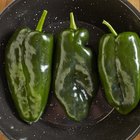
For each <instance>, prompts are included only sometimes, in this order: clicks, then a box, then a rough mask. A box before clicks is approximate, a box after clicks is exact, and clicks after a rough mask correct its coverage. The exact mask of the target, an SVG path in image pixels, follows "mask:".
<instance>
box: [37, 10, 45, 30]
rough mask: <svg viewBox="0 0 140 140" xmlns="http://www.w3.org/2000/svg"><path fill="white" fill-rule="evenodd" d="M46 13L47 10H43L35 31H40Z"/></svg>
mask: <svg viewBox="0 0 140 140" xmlns="http://www.w3.org/2000/svg"><path fill="white" fill-rule="evenodd" d="M47 13H48V11H47V10H44V11H43V13H42V16H41V18H40V20H39V22H38V24H37V27H36V31H39V32H42V28H43V25H44V22H45V19H46V16H47Z"/></svg>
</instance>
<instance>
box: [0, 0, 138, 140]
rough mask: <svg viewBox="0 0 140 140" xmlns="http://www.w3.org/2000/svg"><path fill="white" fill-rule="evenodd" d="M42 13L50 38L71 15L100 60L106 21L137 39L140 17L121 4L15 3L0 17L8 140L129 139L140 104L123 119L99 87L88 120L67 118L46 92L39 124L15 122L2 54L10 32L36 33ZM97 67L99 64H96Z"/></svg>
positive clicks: (109, 0) (1, 89) (0, 106)
mask: <svg viewBox="0 0 140 140" xmlns="http://www.w3.org/2000/svg"><path fill="white" fill-rule="evenodd" d="M44 9H47V10H48V11H49V13H48V17H47V20H46V22H45V26H44V31H46V32H51V33H54V34H57V33H59V32H60V31H61V30H63V29H65V28H68V26H69V13H70V12H71V11H73V12H74V15H75V18H76V22H77V24H78V26H79V27H85V28H87V29H88V30H89V32H90V41H89V44H88V47H91V49H92V51H93V53H94V56H95V57H97V55H98V42H99V39H100V37H101V36H102V35H103V34H104V33H105V32H107V29H106V28H105V27H104V26H103V25H102V24H101V23H102V20H103V19H105V20H107V21H109V22H110V23H111V24H112V25H113V26H114V28H115V29H116V30H117V31H118V32H123V31H134V32H137V33H138V34H139V35H140V13H139V12H138V11H137V10H136V9H135V8H134V7H133V6H132V5H130V4H129V3H128V2H126V1H122V0H35V2H33V1H31V0H16V1H15V2H13V3H12V4H11V5H10V6H9V7H7V9H5V11H4V12H3V13H2V14H1V15H0V129H1V130H2V131H3V132H4V133H5V134H6V135H7V136H8V137H9V139H11V140H66V139H67V140H92V139H93V140H94V139H95V140H124V139H132V138H133V137H134V136H135V135H136V134H137V133H138V132H139V127H140V105H138V107H137V108H136V109H135V110H134V111H133V112H131V113H130V114H129V115H127V116H122V115H120V114H118V113H117V112H116V111H114V110H113V109H112V108H111V107H110V106H109V105H108V103H107V102H106V100H105V98H104V93H103V91H102V89H101V88H100V89H99V91H98V94H97V96H96V97H95V99H93V103H92V107H91V109H90V112H89V117H88V118H87V119H86V120H84V121H83V122H81V123H76V122H74V121H72V120H70V119H68V117H67V115H66V114H65V110H64V109H63V107H62V106H61V105H60V103H59V102H58V101H57V100H56V98H55V96H54V95H53V92H50V97H49V103H48V105H47V107H46V109H45V111H44V114H43V115H42V117H41V119H40V120H39V121H38V122H37V123H34V124H32V125H28V124H26V123H24V122H23V121H21V120H20V119H19V116H18V115H17V113H16V110H15V108H14V104H13V102H12V100H11V96H10V93H9V89H8V86H7V81H6V77H5V70H4V65H5V64H4V52H5V47H6V44H7V42H8V40H9V38H10V36H11V35H12V33H13V32H14V31H15V30H16V29H17V28H18V27H23V26H28V27H30V28H31V29H35V26H36V24H37V22H38V19H39V17H40V15H41V13H42V11H43V10H44ZM96 65H97V64H96Z"/></svg>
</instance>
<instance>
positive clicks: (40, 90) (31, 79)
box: [6, 10, 53, 123]
mask: <svg viewBox="0 0 140 140" xmlns="http://www.w3.org/2000/svg"><path fill="white" fill-rule="evenodd" d="M46 15H47V11H45V10H44V12H43V14H42V16H41V18H40V20H39V23H38V26H37V28H36V30H35V31H32V30H30V29H29V28H23V29H19V30H17V31H16V32H15V33H14V34H13V36H12V37H11V39H10V41H9V43H8V45H7V47H6V76H7V80H8V85H9V89H10V92H11V95H12V98H13V101H14V103H15V106H16V108H17V110H18V113H19V115H20V117H21V119H22V120H24V121H25V122H28V123H32V122H35V121H37V120H38V119H39V118H40V116H41V114H42V112H43V110H44V108H45V106H46V103H47V99H48V95H49V90H50V83H51V63H52V51H53V36H52V35H51V34H46V33H43V32H42V27H43V24H44V21H45V18H46Z"/></svg>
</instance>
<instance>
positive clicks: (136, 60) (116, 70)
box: [98, 21, 140, 114]
mask: <svg viewBox="0 0 140 140" xmlns="http://www.w3.org/2000/svg"><path fill="white" fill-rule="evenodd" d="M103 23H104V24H106V25H107V26H108V27H109V28H110V30H111V31H112V32H113V33H110V34H105V35H104V36H103V37H102V38H101V40H100V46H99V60H98V66H99V74H100V78H101V82H102V85H103V88H104V90H105V95H106V99H107V100H108V102H109V103H110V105H111V106H113V107H114V108H115V109H116V110H117V111H118V112H119V113H121V114H128V113H129V112H131V111H132V110H133V109H134V108H135V107H136V106H137V104H138V102H139V99H140V39H139V37H138V35H137V34H136V33H133V32H123V33H120V34H119V35H117V33H116V32H115V31H114V30H113V28H112V27H111V25H109V23H107V22H106V21H104V22H103Z"/></svg>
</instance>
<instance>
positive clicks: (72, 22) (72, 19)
mask: <svg viewBox="0 0 140 140" xmlns="http://www.w3.org/2000/svg"><path fill="white" fill-rule="evenodd" d="M70 28H71V29H74V30H77V26H76V23H75V20H74V15H73V12H71V13H70Z"/></svg>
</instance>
